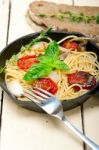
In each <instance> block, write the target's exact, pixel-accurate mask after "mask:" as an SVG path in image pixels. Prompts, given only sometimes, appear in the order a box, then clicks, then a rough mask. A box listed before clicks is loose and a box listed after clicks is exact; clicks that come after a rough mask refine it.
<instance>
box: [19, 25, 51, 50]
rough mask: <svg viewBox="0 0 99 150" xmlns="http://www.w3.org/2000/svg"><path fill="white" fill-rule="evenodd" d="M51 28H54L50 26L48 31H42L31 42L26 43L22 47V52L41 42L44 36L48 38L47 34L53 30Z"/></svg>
mask: <svg viewBox="0 0 99 150" xmlns="http://www.w3.org/2000/svg"><path fill="white" fill-rule="evenodd" d="M51 30H52V28H48V29H47V30H46V31H41V33H40V35H39V36H37V38H35V39H33V40H32V41H31V42H30V43H29V44H26V45H25V46H22V47H21V52H24V51H25V50H29V49H31V47H32V46H33V45H34V44H36V43H38V42H40V41H41V39H43V38H45V39H47V34H48V33H49V32H51Z"/></svg>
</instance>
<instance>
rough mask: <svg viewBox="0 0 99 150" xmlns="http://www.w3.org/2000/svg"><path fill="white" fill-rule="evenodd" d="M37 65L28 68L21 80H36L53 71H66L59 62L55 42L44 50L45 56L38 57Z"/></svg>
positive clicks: (57, 48)
mask: <svg viewBox="0 0 99 150" xmlns="http://www.w3.org/2000/svg"><path fill="white" fill-rule="evenodd" d="M38 60H39V63H37V64H34V65H32V66H31V67H30V69H29V70H28V71H27V73H26V74H25V75H24V77H23V79H24V80H26V81H28V80H36V79H38V78H42V77H45V76H47V75H48V74H49V73H50V72H51V71H52V70H53V69H60V70H65V71H68V70H69V68H68V66H67V65H66V64H65V63H64V62H63V61H61V60H59V45H58V44H57V42H56V41H52V42H50V43H49V45H48V47H47V48H46V50H45V55H43V56H39V57H38Z"/></svg>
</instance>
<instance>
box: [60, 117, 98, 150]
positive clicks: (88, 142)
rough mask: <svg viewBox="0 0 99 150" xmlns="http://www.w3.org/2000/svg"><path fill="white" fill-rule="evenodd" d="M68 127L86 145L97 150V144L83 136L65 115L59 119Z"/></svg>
mask: <svg viewBox="0 0 99 150" xmlns="http://www.w3.org/2000/svg"><path fill="white" fill-rule="evenodd" d="M61 120H62V121H63V122H64V123H65V125H66V126H68V128H70V129H71V130H72V131H73V132H74V133H75V134H76V135H78V136H79V137H80V138H81V139H82V140H83V141H84V142H85V143H86V144H87V145H89V146H90V147H91V148H92V149H93V150H99V146H98V145H97V144H95V143H94V142H93V141H92V140H90V139H89V138H88V137H87V136H85V135H84V134H83V133H82V132H81V131H80V130H78V129H77V128H76V127H75V126H74V125H72V124H71V123H70V122H69V121H68V120H67V119H66V118H65V116H63V117H62V119H61Z"/></svg>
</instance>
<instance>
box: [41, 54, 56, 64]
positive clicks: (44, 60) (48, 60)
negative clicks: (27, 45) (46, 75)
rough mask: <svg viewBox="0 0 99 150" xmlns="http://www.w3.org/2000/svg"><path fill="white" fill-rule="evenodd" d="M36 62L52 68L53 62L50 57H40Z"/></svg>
mask: <svg viewBox="0 0 99 150" xmlns="http://www.w3.org/2000/svg"><path fill="white" fill-rule="evenodd" d="M38 60H39V62H40V63H42V64H47V66H52V64H53V62H54V60H53V59H52V57H48V56H40V57H38Z"/></svg>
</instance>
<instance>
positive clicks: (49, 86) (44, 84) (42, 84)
mask: <svg viewBox="0 0 99 150" xmlns="http://www.w3.org/2000/svg"><path fill="white" fill-rule="evenodd" d="M33 86H35V87H38V88H41V89H44V90H46V91H48V92H50V93H51V94H55V93H56V92H57V90H58V86H57V84H56V83H55V82H54V81H53V80H51V79H50V78H40V79H38V80H36V81H35V82H34V83H33Z"/></svg>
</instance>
